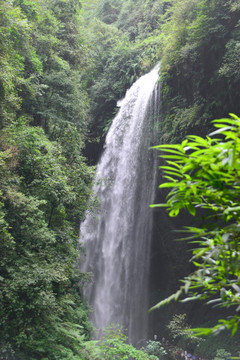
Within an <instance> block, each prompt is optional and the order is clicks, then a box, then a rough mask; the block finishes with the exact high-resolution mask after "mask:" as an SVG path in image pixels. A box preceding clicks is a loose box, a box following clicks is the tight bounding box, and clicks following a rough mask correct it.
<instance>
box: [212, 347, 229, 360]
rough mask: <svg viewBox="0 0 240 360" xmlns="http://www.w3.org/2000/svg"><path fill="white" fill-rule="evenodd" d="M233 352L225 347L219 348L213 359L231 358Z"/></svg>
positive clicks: (224, 359)
mask: <svg viewBox="0 0 240 360" xmlns="http://www.w3.org/2000/svg"><path fill="white" fill-rule="evenodd" d="M231 359H232V357H231V354H230V353H229V352H227V351H226V350H224V349H219V350H217V354H216V356H215V358H214V359H213V360H231Z"/></svg>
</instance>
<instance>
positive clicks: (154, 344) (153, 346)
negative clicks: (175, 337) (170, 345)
mask: <svg viewBox="0 0 240 360" xmlns="http://www.w3.org/2000/svg"><path fill="white" fill-rule="evenodd" d="M141 350H142V351H144V352H145V353H147V354H148V355H154V356H156V357H157V359H164V358H165V357H166V355H167V352H166V350H165V349H164V347H163V346H162V345H161V343H160V342H159V341H152V340H149V341H148V342H147V345H146V346H145V347H143V348H142V349H141Z"/></svg>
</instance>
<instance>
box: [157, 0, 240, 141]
mask: <svg viewBox="0 0 240 360" xmlns="http://www.w3.org/2000/svg"><path fill="white" fill-rule="evenodd" d="M233 3H234V4H233ZM166 5H167V8H166V11H165V13H164V15H163V16H162V17H161V35H160V38H161V42H162V46H161V52H162V61H161V78H162V99H161V102H162V111H161V119H162V120H163V122H162V125H161V130H160V131H161V132H160V133H161V136H162V143H164V142H165V141H166V139H167V140H168V142H177V141H181V140H182V139H183V138H184V136H186V135H187V134H191V133H193V134H199V135H205V134H206V133H207V132H208V131H210V129H211V124H210V122H209V119H212V118H217V117H220V116H221V115H222V114H224V115H227V113H228V111H229V109H231V111H232V112H235V113H238V112H239V111H240V108H239V101H238V96H239V76H238V75H239V74H238V68H239V67H238V61H239V60H238V59H239V57H238V43H239V40H240V33H239V23H238V20H239V6H236V3H235V1H234V2H232V1H222V0H212V1H210V2H209V1H206V0H184V1H182V0H173V1H167V2H166ZM194 108H195V109H196V108H197V109H198V111H197V112H196V111H195V112H194V111H191V114H190V117H189V118H191V119H192V121H189V122H187V121H186V122H185V124H184V123H183V122H182V119H183V117H184V113H185V111H186V112H188V111H189V110H191V109H194ZM179 115H180V116H179ZM182 115H183V116H182ZM186 118H187V117H186ZM199 119H201V121H199ZM172 122H174V126H172ZM163 134H164V135H163Z"/></svg>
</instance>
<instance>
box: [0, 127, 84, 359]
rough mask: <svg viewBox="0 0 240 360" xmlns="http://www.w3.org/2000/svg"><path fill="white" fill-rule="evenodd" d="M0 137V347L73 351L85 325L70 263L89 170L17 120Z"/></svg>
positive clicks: (57, 354) (54, 354)
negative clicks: (0, 234)
mask: <svg viewBox="0 0 240 360" xmlns="http://www.w3.org/2000/svg"><path fill="white" fill-rule="evenodd" d="M2 144H4V148H6V150H5V151H2V152H1V171H0V176H1V207H0V220H1V232H2V235H3V236H2V237H1V243H0V247H1V261H0V287H1V292H0V300H1V304H2V306H1V310H0V315H1V341H2V343H3V349H4V346H5V347H6V345H5V344H10V345H11V347H12V349H13V350H14V351H15V352H17V353H18V352H19V353H23V354H28V356H32V357H33V358H34V357H37V358H39V356H40V355H41V356H42V357H44V356H45V357H47V358H48V359H63V358H67V359H78V358H79V357H78V356H77V354H78V353H79V351H80V350H81V348H82V343H83V340H84V339H85V337H86V338H87V337H88V336H89V334H90V331H91V327H90V325H89V323H88V320H87V309H86V306H85V305H84V303H83V301H82V299H81V295H80V292H81V287H80V283H79V282H80V281H81V282H82V281H83V276H82V274H81V273H80V272H79V271H77V269H74V268H73V265H74V263H75V262H76V260H77V257H78V252H77V244H78V221H79V220H78V221H77V218H78V219H79V217H81V216H83V212H84V209H85V206H86V199H87V193H86V192H87V187H88V184H89V183H90V182H91V173H90V172H89V171H88V169H87V167H86V165H81V163H80V161H81V162H83V158H82V157H78V158H75V159H74V160H72V163H70V162H68V161H67V159H66V158H65V157H64V155H63V152H62V149H61V147H60V145H59V144H57V143H53V142H50V141H49V140H48V139H47V137H46V136H45V135H44V132H43V130H42V129H40V128H32V127H29V126H27V124H26V123H25V122H23V121H19V123H18V124H17V125H16V126H12V127H11V129H9V130H8V131H5V132H4V133H3V134H2ZM73 155H74V154H72V156H73ZM69 158H70V157H69ZM69 158H68V159H69ZM77 165H79V166H80V168H79V172H78V173H77V174H75V173H74V171H76V169H75V167H77ZM84 166H85V168H84ZM71 169H72V170H73V173H71ZM84 204H85V205H84ZM72 206H74V208H72ZM2 352H3V350H2Z"/></svg>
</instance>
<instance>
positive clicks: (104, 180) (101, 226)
mask: <svg viewBox="0 0 240 360" xmlns="http://www.w3.org/2000/svg"><path fill="white" fill-rule="evenodd" d="M158 73H159V66H156V67H155V68H154V69H153V70H152V71H151V72H150V73H148V74H146V75H143V76H142V77H141V78H140V79H138V80H137V81H136V82H135V83H134V84H133V85H132V87H131V88H130V89H129V90H128V91H127V92H126V96H125V98H124V99H123V100H122V101H121V103H120V104H119V106H120V110H119V112H118V114H117V115H116V117H115V118H114V120H113V123H112V125H111V127H110V129H109V131H108V134H107V137H106V143H105V146H104V151H103V154H102V156H101V159H100V161H99V164H98V165H97V169H96V178H95V183H94V189H93V192H94V196H96V198H97V199H98V200H97V202H98V206H97V208H96V209H95V211H94V212H90V211H89V212H88V213H87V214H86V220H85V221H84V222H83V223H82V225H81V229H80V233H81V237H80V241H81V242H83V243H84V246H85V247H86V259H85V262H84V264H83V267H82V270H83V271H86V272H92V274H93V275H92V276H93V280H92V282H91V283H90V284H89V286H88V287H87V288H86V291H85V295H86V297H87V299H88V301H89V303H90V305H91V307H92V309H93V312H92V321H93V324H94V326H95V328H96V337H97V338H98V337H99V336H100V335H101V333H102V330H103V329H104V328H105V327H106V326H108V325H109V324H119V325H121V326H122V327H123V328H124V329H126V330H127V335H128V339H129V342H130V343H132V344H134V345H137V344H138V343H139V342H140V341H141V340H142V339H147V336H148V309H149V302H148V284H149V267H150V251H151V237H152V221H153V213H152V211H153V210H152V209H150V208H149V205H150V204H151V203H153V202H154V194H155V191H156V186H157V185H156V173H157V155H156V151H154V150H152V149H150V147H151V146H153V145H156V136H157V129H156V120H157V118H158V114H159V102H160V101H159V96H160V95H159V85H158V84H157V81H158V78H159V75H158Z"/></svg>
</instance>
